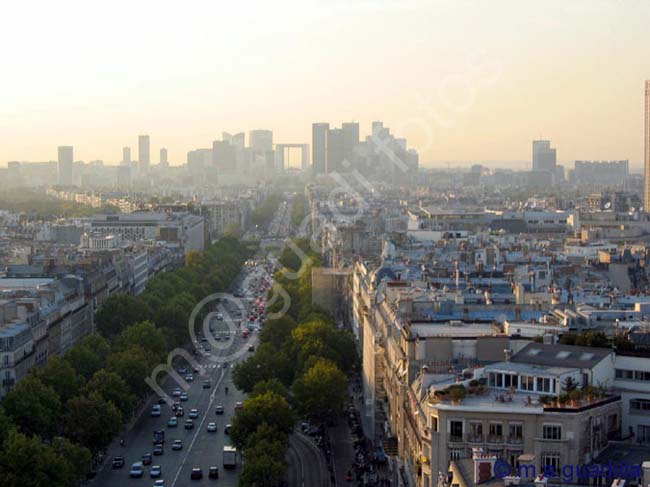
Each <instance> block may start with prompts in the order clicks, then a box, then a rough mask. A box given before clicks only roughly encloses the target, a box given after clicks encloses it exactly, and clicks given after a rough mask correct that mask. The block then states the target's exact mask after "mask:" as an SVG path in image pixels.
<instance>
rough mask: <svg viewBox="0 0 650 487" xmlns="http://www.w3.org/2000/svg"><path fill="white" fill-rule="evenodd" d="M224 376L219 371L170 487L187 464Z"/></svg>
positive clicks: (222, 372)
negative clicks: (200, 418)
mask: <svg viewBox="0 0 650 487" xmlns="http://www.w3.org/2000/svg"><path fill="white" fill-rule="evenodd" d="M225 376H226V371H225V370H222V371H221V376H220V377H219V380H218V381H217V385H216V386H215V387H214V390H213V391H212V393H211V394H210V402H209V403H208V407H207V409H206V411H205V414H204V415H203V419H202V420H201V424H199V426H198V428H197V429H196V432H195V433H194V437H193V438H192V441H191V442H190V446H189V447H188V448H187V450H186V451H185V456H184V457H183V460H182V461H181V464H180V465H179V466H178V471H177V472H176V476H175V477H174V480H172V485H171V487H174V485H176V481H177V480H178V477H180V475H181V471H182V470H183V467H184V466H185V462H187V457H189V455H190V453H191V452H192V448H193V447H194V443H196V439H197V438H198V436H199V433H200V432H201V429H202V428H203V424H204V423H205V420H206V419H207V417H208V414H209V411H210V410H211V409H212V403H213V402H214V398H215V397H216V393H217V390H218V389H219V385H221V381H223V378H224V377H225Z"/></svg>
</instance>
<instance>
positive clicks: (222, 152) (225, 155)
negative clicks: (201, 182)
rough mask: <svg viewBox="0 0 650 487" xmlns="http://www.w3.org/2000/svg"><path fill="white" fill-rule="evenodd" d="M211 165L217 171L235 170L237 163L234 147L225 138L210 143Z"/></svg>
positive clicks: (229, 171)
mask: <svg viewBox="0 0 650 487" xmlns="http://www.w3.org/2000/svg"><path fill="white" fill-rule="evenodd" d="M212 165H213V166H214V167H215V168H216V169H217V171H218V172H219V173H222V172H226V173H232V172H235V169H236V165H237V153H236V147H235V146H234V145H232V144H231V143H229V142H227V141H225V140H215V141H214V142H213V143H212Z"/></svg>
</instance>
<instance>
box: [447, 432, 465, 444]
mask: <svg viewBox="0 0 650 487" xmlns="http://www.w3.org/2000/svg"><path fill="white" fill-rule="evenodd" d="M449 441H450V442H454V443H463V436H462V435H452V434H450V435H449Z"/></svg>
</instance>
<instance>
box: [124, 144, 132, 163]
mask: <svg viewBox="0 0 650 487" xmlns="http://www.w3.org/2000/svg"><path fill="white" fill-rule="evenodd" d="M122 163H123V164H125V165H128V164H130V163H131V148H130V147H122Z"/></svg>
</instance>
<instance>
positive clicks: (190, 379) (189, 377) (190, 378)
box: [185, 374, 194, 382]
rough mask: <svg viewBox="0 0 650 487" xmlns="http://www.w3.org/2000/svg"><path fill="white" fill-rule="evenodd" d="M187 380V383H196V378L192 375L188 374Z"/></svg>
mask: <svg viewBox="0 0 650 487" xmlns="http://www.w3.org/2000/svg"><path fill="white" fill-rule="evenodd" d="M185 380H186V381H187V382H194V376H193V375H192V374H187V375H186V376H185Z"/></svg>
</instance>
